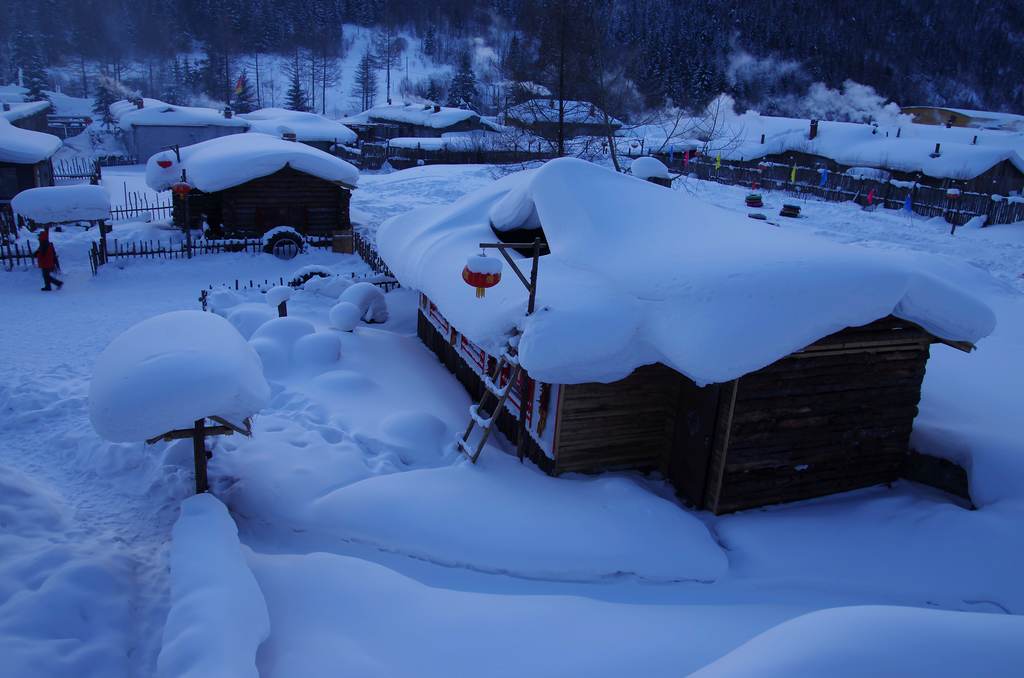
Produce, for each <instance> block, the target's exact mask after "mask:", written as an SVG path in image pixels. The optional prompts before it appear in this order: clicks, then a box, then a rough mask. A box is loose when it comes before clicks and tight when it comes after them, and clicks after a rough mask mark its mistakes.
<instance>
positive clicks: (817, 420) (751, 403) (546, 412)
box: [417, 294, 970, 513]
mask: <svg viewBox="0 0 1024 678" xmlns="http://www.w3.org/2000/svg"><path fill="white" fill-rule="evenodd" d="M417 333H418V335H419V337H420V339H421V340H422V341H423V343H424V344H426V346H427V347H429V348H430V349H431V350H432V351H433V352H434V353H435V354H436V355H437V356H438V358H439V359H440V360H441V362H442V363H444V364H445V366H447V367H448V369H449V370H450V371H451V372H452V373H453V374H455V375H456V377H457V378H458V379H459V381H460V382H461V383H462V384H463V385H464V386H465V387H466V389H467V390H468V391H469V393H470V394H471V395H472V396H473V397H474V398H476V399H479V398H480V397H481V396H482V395H483V392H484V386H483V382H482V381H481V375H482V374H483V373H484V372H485V370H490V369H493V367H494V365H495V363H496V358H495V357H494V356H491V355H488V354H487V353H486V352H485V351H483V350H482V349H481V348H479V347H478V346H477V345H476V344H474V343H473V342H472V341H471V340H469V339H468V338H467V337H465V336H464V335H462V334H461V333H460V332H459V331H458V329H457V328H455V327H454V326H452V325H451V324H450V323H448V321H447V320H446V319H445V318H444V316H443V315H441V313H440V311H439V310H438V309H437V306H436V305H435V304H434V303H432V302H431V301H430V299H429V298H428V297H427V296H426V295H423V294H421V296H420V308H419V319H418V323H417ZM941 341H942V340H941V339H939V338H937V337H935V336H933V335H931V334H929V333H928V332H926V331H925V330H923V329H922V328H921V327H919V326H917V325H915V324H914V323H911V322H908V321H905V320H900V319H899V318H895V317H893V316H888V317H886V318H881V319H879V320H877V321H875V322H873V323H870V324H868V325H865V326H862V327H851V328H847V329H846V330H843V331H841V332H837V333H835V334H832V335H829V336H827V337H823V338H822V339H820V340H819V341H817V342H815V343H813V344H811V345H810V346H807V347H806V348H804V349H802V350H800V351H797V352H794V353H793V354H791V355H789V356H787V357H785V358H783V359H781V360H778V361H776V362H774V363H772V364H771V365H768V366H767V367H764V368H762V369H760V370H757V371H756V372H752V373H750V374H747V375H744V376H742V377H739V378H737V379H734V380H732V381H729V382H726V383H721V384H710V385H707V386H704V387H703V388H702V387H699V386H697V384H695V383H694V382H693V381H692V380H691V379H689V378H687V377H686V376H684V375H682V374H680V373H678V372H676V371H675V370H673V369H671V368H669V367H666V366H665V365H661V364H656V365H648V366H645V367H641V368H639V369H637V370H636V371H634V372H633V373H632V374H630V375H629V376H628V377H627V378H625V379H622V380H620V381H616V382H613V383H610V384H604V383H583V384H545V383H538V382H536V381H534V380H533V379H531V378H530V376H529V374H525V377H524V378H523V379H521V380H520V383H517V384H514V385H513V387H512V389H511V394H510V397H509V399H508V401H506V407H505V411H503V412H501V413H500V416H499V419H498V427H499V430H500V431H501V432H502V433H503V434H505V436H506V437H507V438H508V439H509V440H510V441H511V442H513V443H518V436H519V430H520V426H519V423H518V422H519V417H520V416H524V417H525V418H526V430H527V431H528V432H529V438H528V440H526V441H525V449H526V450H527V454H528V456H529V458H530V459H531V460H532V461H534V462H535V463H536V464H537V465H538V466H539V467H540V468H542V469H544V470H545V471H546V472H548V473H550V474H553V475H558V474H561V473H567V472H585V473H594V472H600V471H609V470H619V469H641V470H657V471H660V472H661V473H662V474H664V475H665V477H667V478H668V479H669V480H670V481H671V482H672V484H673V485H674V486H675V488H676V491H677V492H678V494H679V496H680V497H681V498H682V499H683V500H684V501H686V502H687V503H688V504H690V505H692V506H695V507H697V508H702V509H707V510H710V511H713V512H714V513H728V512H732V511H738V510H741V509H747V508H754V507H758V506H763V505H766V504H776V503H781V502H790V501H797V500H800V499H809V498H812V497H818V496H822V495H827V494H832V493H835V492H843V491H846V490H852V489H856V488H859V487H866V486H869V485H876V484H880V483H890V482H892V481H894V480H896V479H898V478H900V477H902V476H903V475H904V474H905V471H906V464H907V462H908V450H909V440H910V433H911V429H912V425H913V421H914V417H916V416H917V405H918V401H919V400H920V397H921V382H922V380H923V379H924V374H925V366H926V363H927V361H928V356H929V347H930V345H931V344H933V343H936V342H941ZM943 343H945V342H943ZM956 345H957V347H959V348H961V349H963V350H970V348H969V346H967V345H965V344H956ZM524 392H525V394H526V399H527V403H526V407H525V409H521V402H522V399H523V393H524ZM947 489H948V488H947Z"/></svg>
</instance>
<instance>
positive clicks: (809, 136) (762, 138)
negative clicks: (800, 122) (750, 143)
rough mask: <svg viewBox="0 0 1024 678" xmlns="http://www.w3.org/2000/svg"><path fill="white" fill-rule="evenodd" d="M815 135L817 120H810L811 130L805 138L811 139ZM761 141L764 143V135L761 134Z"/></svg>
mask: <svg viewBox="0 0 1024 678" xmlns="http://www.w3.org/2000/svg"><path fill="white" fill-rule="evenodd" d="M816 136H818V121H817V120H811V131H810V132H809V133H808V136H807V138H808V139H813V138H814V137H816ZM761 143H762V144H763V143H764V136H763V135H762V137H761Z"/></svg>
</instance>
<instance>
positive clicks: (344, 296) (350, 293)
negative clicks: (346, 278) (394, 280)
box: [338, 282, 388, 323]
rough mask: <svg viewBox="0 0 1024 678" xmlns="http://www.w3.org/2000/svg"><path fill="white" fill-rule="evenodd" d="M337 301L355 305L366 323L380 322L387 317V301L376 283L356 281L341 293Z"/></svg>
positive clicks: (384, 320)
mask: <svg viewBox="0 0 1024 678" xmlns="http://www.w3.org/2000/svg"><path fill="white" fill-rule="evenodd" d="M338 301H339V302H341V301H347V302H349V303H351V304H353V305H355V306H356V307H357V308H358V309H359V310H360V314H361V317H362V319H363V320H365V321H366V322H368V323H382V322H386V321H387V319H388V302H387V300H386V299H385V298H384V293H383V292H381V290H380V288H379V287H377V286H376V285H373V284H371V283H367V282H361V283H356V284H354V285H352V286H351V287H349V288H348V289H347V290H345V291H344V292H342V293H341V296H340V297H338Z"/></svg>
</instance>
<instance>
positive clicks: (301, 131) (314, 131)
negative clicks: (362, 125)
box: [238, 108, 356, 152]
mask: <svg viewBox="0 0 1024 678" xmlns="http://www.w3.org/2000/svg"><path fill="white" fill-rule="evenodd" d="M238 117H240V118H242V119H243V120H246V121H247V122H248V123H249V124H250V125H251V130H252V131H253V132H262V133H264V134H269V135H271V136H275V137H285V136H287V135H294V138H295V140H296V141H298V142H299V143H303V144H307V145H309V146H312V147H313V148H319V149H320V150H321V151H327V152H330V150H331V148H332V147H334V146H336V145H341V146H348V145H351V144H354V143H355V142H356V133H355V132H353V131H352V130H350V129H349V128H348V127H346V126H345V125H342V124H341V123H340V122H338V121H336V120H329V119H327V118H325V117H323V116H322V115H317V114H316V113H303V112H301V111H289V110H287V109H284V108H261V109H259V110H258V111H253V112H252V113H243V114H241V115H239V116H238Z"/></svg>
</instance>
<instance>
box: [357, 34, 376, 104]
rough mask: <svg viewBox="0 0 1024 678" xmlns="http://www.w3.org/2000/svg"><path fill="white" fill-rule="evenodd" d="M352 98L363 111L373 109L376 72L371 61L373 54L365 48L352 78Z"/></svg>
mask: <svg viewBox="0 0 1024 678" xmlns="http://www.w3.org/2000/svg"><path fill="white" fill-rule="evenodd" d="M352 98H353V100H354V101H356V102H357V103H358V105H359V106H360V107H361V108H360V110H363V111H365V110H366V109H368V108H373V104H374V102H375V101H376V99H377V71H376V64H375V63H374V60H373V54H371V53H370V49H369V48H367V49H366V51H365V52H363V56H362V58H360V59H359V65H358V66H357V67H356V73H355V75H354V76H353V78H352Z"/></svg>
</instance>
